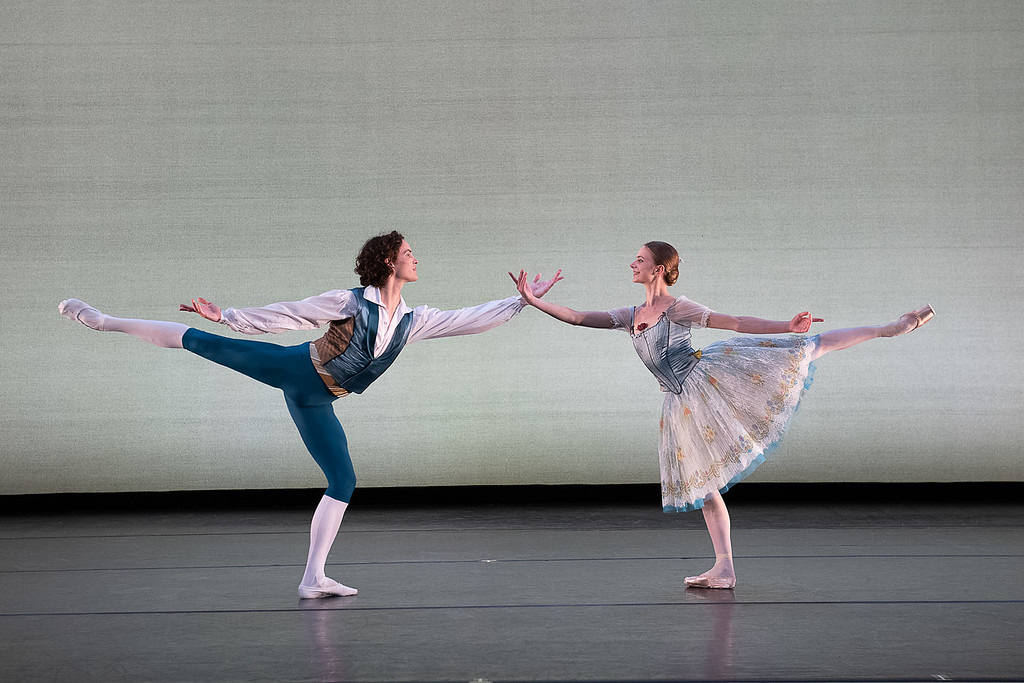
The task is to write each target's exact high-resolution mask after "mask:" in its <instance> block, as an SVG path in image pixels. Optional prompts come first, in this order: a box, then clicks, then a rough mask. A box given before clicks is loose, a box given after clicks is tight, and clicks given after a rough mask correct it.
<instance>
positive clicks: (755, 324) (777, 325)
mask: <svg viewBox="0 0 1024 683" xmlns="http://www.w3.org/2000/svg"><path fill="white" fill-rule="evenodd" d="M812 322H815V323H820V322H823V319H822V318H814V317H811V314H810V313H809V312H807V311H802V312H800V313H797V314H796V315H795V316H793V319H792V320H790V321H788V322H787V321H785V320H765V319H763V318H752V317H750V316H748V315H725V314H724V313H711V314H710V315H709V316H708V327H712V328H715V329H717V330H732V331H733V332H740V333H742V334H785V333H786V332H796V333H797V334H804V333H805V332H807V331H808V330H810V329H811V323H812Z"/></svg>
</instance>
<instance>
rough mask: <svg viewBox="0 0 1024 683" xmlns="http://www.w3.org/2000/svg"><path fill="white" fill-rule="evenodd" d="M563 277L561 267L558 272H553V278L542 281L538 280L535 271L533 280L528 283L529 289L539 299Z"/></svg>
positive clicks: (538, 275) (538, 277)
mask: <svg viewBox="0 0 1024 683" xmlns="http://www.w3.org/2000/svg"><path fill="white" fill-rule="evenodd" d="M520 272H522V271H520ZM509 275H511V273H509ZM564 279H565V278H564V277H562V270H561V269H559V270H558V272H557V273H555V276H554V277H553V278H551V279H550V280H544V281H543V282H541V281H540V273H537V276H536V277H535V278H533V282H531V283H530V289H531V290H532V291H533V295H534V296H535V297H537V298H538V299H540V298H541V297H543V296H544V295H545V294H547V293H548V292H549V291H550V290H551V288H552V287H554V286H555V283H556V282H559V281H560V280H564Z"/></svg>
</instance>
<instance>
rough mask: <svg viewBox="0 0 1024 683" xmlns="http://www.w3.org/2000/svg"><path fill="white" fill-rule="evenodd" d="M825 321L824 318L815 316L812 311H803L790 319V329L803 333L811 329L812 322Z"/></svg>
mask: <svg viewBox="0 0 1024 683" xmlns="http://www.w3.org/2000/svg"><path fill="white" fill-rule="evenodd" d="M821 322H825V319H824V318H813V317H811V314H810V312H808V311H803V312H801V313H797V314H796V315H794V316H793V319H792V320H790V321H789V331H790V332H796V333H797V334H803V333H805V332H807V330H809V329H811V323H821Z"/></svg>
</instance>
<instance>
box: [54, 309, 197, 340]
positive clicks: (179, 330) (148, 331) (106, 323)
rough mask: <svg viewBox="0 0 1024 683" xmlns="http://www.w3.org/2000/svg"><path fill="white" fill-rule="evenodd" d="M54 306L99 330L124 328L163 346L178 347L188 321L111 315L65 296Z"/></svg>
mask: <svg viewBox="0 0 1024 683" xmlns="http://www.w3.org/2000/svg"><path fill="white" fill-rule="evenodd" d="M58 309H59V310H60V312H61V315H63V316H64V317H65V318H68V319H70V320H76V321H78V322H80V323H82V324H83V325H85V326H86V327H89V328H92V329H94V330H98V331H100V332H124V333H125V334H130V335H132V336H133V337H137V338H139V339H141V340H142V341H144V342H146V343H148V344H153V345H154V346H162V347H163V348H165V349H180V348H182V345H181V338H182V337H183V336H184V335H185V331H186V330H188V329H189V327H188V325H182V324H181V323H173V322H166V321H163V320H137V319H134V318H115V317H114V316H111V315H105V314H103V313H100V312H99V311H98V310H96V309H95V308H93V307H92V306H90V305H89V304H87V303H85V302H84V301H79V300H78V299H65V300H64V301H61V302H60V306H59V307H58Z"/></svg>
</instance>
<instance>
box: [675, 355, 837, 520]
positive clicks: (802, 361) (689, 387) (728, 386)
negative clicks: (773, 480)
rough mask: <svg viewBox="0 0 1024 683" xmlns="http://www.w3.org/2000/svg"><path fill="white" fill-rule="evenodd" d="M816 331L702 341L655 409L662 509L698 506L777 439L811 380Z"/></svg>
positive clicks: (751, 466)
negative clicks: (686, 371)
mask: <svg viewBox="0 0 1024 683" xmlns="http://www.w3.org/2000/svg"><path fill="white" fill-rule="evenodd" d="M817 345H818V337H817V336H812V337H803V336H799V335H791V336H788V337H736V338H733V339H726V340H725V341H721V342H715V343H713V344H709V345H708V346H707V347H705V348H704V349H703V350H702V351H701V359H700V362H699V363H697V365H696V366H695V367H694V368H693V371H692V372H691V373H690V375H689V376H688V377H687V378H686V380H685V381H684V382H683V391H682V393H680V394H673V393H666V394H665V403H664V406H663V407H662V412H661V430H660V431H661V444H660V447H659V449H658V456H659V460H660V463H661V499H662V505H663V506H664V510H665V512H685V511H687V510H697V509H699V508H702V507H704V499H705V498H707V497H708V496H709V495H711V494H712V493H714V492H715V491H718V492H720V493H724V492H726V491H727V490H729V488H730V487H731V486H732V485H733V484H736V483H737V482H739V481H741V480H743V479H744V478H746V477H747V476H749V475H750V474H751V473H752V472H753V471H754V470H755V469H757V467H758V466H759V465H760V464H761V463H763V462H764V461H765V459H766V458H767V457H768V456H769V455H770V454H771V453H772V451H774V450H775V448H776V447H777V446H778V443H779V440H780V439H781V438H782V434H783V432H784V431H785V430H786V426H787V425H788V424H789V421H790V419H791V418H792V417H793V414H794V413H795V412H796V409H797V406H798V405H799V403H800V399H801V397H802V396H803V394H804V391H806V389H807V388H808V387H809V386H810V385H811V380H812V378H813V375H814V364H813V363H812V362H811V356H812V354H813V352H814V349H815V348H816V347H817Z"/></svg>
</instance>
